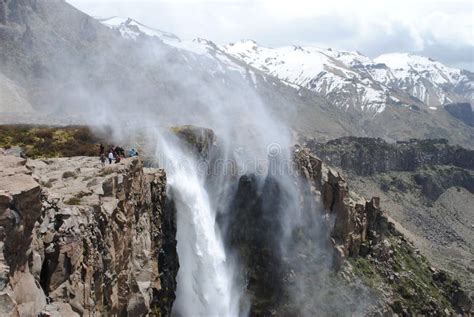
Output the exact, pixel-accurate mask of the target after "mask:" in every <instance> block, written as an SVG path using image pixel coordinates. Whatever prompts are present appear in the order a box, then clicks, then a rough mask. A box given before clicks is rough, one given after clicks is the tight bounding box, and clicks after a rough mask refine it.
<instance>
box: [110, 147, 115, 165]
mask: <svg viewBox="0 0 474 317" xmlns="http://www.w3.org/2000/svg"><path fill="white" fill-rule="evenodd" d="M113 160H114V152H113V151H112V150H110V152H109V164H112V161H113Z"/></svg>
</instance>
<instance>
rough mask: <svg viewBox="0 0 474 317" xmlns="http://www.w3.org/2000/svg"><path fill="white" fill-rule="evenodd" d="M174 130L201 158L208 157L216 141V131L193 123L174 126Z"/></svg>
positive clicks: (194, 153)
mask: <svg viewBox="0 0 474 317" xmlns="http://www.w3.org/2000/svg"><path fill="white" fill-rule="evenodd" d="M171 131H172V132H174V133H175V134H176V136H177V137H178V138H180V139H181V140H182V141H183V142H184V143H185V144H186V146H187V147H188V148H189V150H191V151H192V152H193V155H197V156H198V157H199V158H201V159H204V160H205V159H207V158H208V156H209V154H210V151H211V148H212V146H213V145H214V142H215V136H214V131H213V130H211V129H206V128H202V127H196V126H192V125H184V126H178V127H173V128H172V129H171Z"/></svg>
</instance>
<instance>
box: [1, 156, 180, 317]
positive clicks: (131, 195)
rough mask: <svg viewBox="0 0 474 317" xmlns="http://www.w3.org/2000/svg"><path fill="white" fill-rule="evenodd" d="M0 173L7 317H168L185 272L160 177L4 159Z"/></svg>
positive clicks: (129, 169)
mask: <svg viewBox="0 0 474 317" xmlns="http://www.w3.org/2000/svg"><path fill="white" fill-rule="evenodd" d="M0 171H1V172H0V173H1V174H0V202H1V203H0V221H1V223H0V225H1V229H2V231H1V237H0V238H1V243H0V246H1V249H2V252H1V261H0V263H1V268H2V270H1V279H0V280H1V283H0V294H1V295H0V297H1V302H2V304H1V305H0V309H1V313H0V314H1V315H2V316H18V315H19V316H36V315H38V314H40V313H47V314H50V315H51V316H79V315H80V316H82V315H88V314H93V315H101V314H106V313H107V314H109V313H110V314H118V315H123V314H125V315H129V316H138V315H142V314H145V313H147V312H154V313H156V314H160V313H163V315H168V314H169V312H170V310H171V305H172V303H173V299H174V288H175V276H176V272H177V269H178V264H177V256H176V252H175V251H173V250H175V248H174V245H175V243H176V241H175V240H174V232H175V228H174V227H173V226H174V225H173V223H174V222H173V221H170V218H169V217H168V218H166V217H167V216H166V215H167V214H168V215H169V214H172V211H169V210H168V211H165V209H166V208H167V207H166V196H165V189H166V175H165V173H164V172H163V171H162V170H144V169H143V164H142V162H141V160H140V159H138V158H130V159H125V160H123V161H122V162H121V163H120V164H114V165H108V166H106V167H105V168H102V167H101V165H100V163H99V161H98V159H97V158H89V157H72V158H59V159H40V160H28V162H26V161H25V160H24V159H21V158H17V157H13V156H4V155H0ZM171 219H172V218H171ZM164 250H166V251H167V254H166V258H165V257H163V256H162V255H161V254H162V253H163V252H164Z"/></svg>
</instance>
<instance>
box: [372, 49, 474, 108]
mask: <svg viewBox="0 0 474 317" xmlns="http://www.w3.org/2000/svg"><path fill="white" fill-rule="evenodd" d="M374 62H375V63H379V64H384V65H386V66H387V67H388V68H382V70H379V71H374V72H371V73H372V76H373V77H374V78H375V79H376V80H378V81H379V82H381V83H383V84H385V85H387V86H388V87H392V88H396V89H401V90H404V91H406V92H407V93H409V94H410V95H412V96H414V97H416V98H418V99H419V100H421V101H422V102H423V103H425V104H426V105H428V106H430V107H437V106H440V105H443V104H446V103H453V102H460V101H470V102H472V101H473V98H474V97H473V96H474V95H473V93H474V89H473V88H474V82H473V78H474V77H473V76H474V74H472V73H470V72H468V71H465V70H461V69H455V68H451V67H447V66H446V65H443V64H442V63H440V62H437V61H435V60H432V59H430V58H426V57H422V56H417V55H414V54H407V53H393V54H384V55H381V56H379V57H377V58H375V59H374Z"/></svg>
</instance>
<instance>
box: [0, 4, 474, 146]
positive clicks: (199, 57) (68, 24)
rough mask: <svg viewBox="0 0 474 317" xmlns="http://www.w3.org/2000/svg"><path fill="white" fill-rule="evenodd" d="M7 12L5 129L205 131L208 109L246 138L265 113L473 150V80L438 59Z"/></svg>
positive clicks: (2, 93) (323, 133)
mask: <svg viewBox="0 0 474 317" xmlns="http://www.w3.org/2000/svg"><path fill="white" fill-rule="evenodd" d="M2 10H3V11H2V12H3V13H2V16H3V18H2V19H0V39H1V45H0V113H1V115H0V123H2V122H3V123H5V122H30V123H45V124H47V123H76V122H86V123H88V122H90V121H94V120H95V119H99V118H103V117H106V118H107V116H110V114H111V113H112V114H113V113H114V112H130V116H129V117H130V118H134V117H136V116H138V112H137V111H136V107H142V108H143V109H148V110H150V109H151V110H153V111H152V113H153V112H154V113H156V117H157V118H156V120H157V122H158V121H159V122H161V123H163V124H166V125H172V124H187V123H191V124H196V125H205V124H206V122H208V120H207V118H208V116H209V115H213V113H212V111H211V112H210V110H209V109H212V107H221V108H222V109H219V111H224V112H225V113H226V115H227V117H228V118H231V119H232V120H238V121H239V122H241V125H242V126H243V128H245V125H246V121H247V120H248V119H249V118H248V115H249V113H250V114H251V111H252V109H256V108H257V106H258V104H259V103H261V104H264V105H265V107H266V109H267V110H268V111H270V112H271V113H272V116H274V117H275V118H276V119H278V120H280V121H281V122H282V123H284V124H285V125H287V126H289V127H290V128H292V129H293V131H294V132H295V135H296V136H301V135H303V136H308V137H316V138H318V139H319V140H321V141H324V140H329V139H333V138H336V137H341V136H349V135H355V136H369V137H374V136H376V137H382V138H385V139H386V140H388V141H394V140H401V139H410V138H446V139H448V140H450V141H451V142H452V143H458V144H462V145H464V146H467V147H474V141H473V140H474V128H473V127H472V126H470V125H469V123H470V121H466V120H462V119H463V117H465V116H466V115H467V116H469V113H470V112H472V109H469V107H466V104H469V103H472V101H473V89H474V88H473V87H474V86H473V74H472V73H471V72H468V71H465V70H459V69H453V68H450V67H447V66H444V65H442V64H441V63H439V62H435V61H432V60H430V59H428V58H424V57H419V56H415V55H410V54H389V55H383V56H380V57H378V58H376V59H374V60H371V59H370V58H368V57H366V56H364V55H362V54H360V53H358V52H345V51H335V50H331V49H319V48H310V47H294V46H292V47H283V48H275V49H271V48H265V47H261V46H259V45H257V44H256V43H255V42H253V41H242V42H237V43H234V44H229V45H225V46H220V45H217V44H215V43H213V42H212V41H209V40H206V39H196V40H192V41H186V40H181V39H180V38H179V37H178V36H176V35H174V34H171V33H168V32H163V31H159V30H155V29H153V28H150V27H147V26H145V25H144V24H142V23H140V22H138V21H135V20H133V19H129V18H120V17H112V18H108V19H97V18H92V17H90V16H88V15H86V14H84V13H82V12H80V11H79V10H77V9H75V8H74V7H72V6H71V5H69V4H67V3H66V2H64V1H60V0H50V1H36V0H25V1H21V2H17V1H11V2H9V4H8V6H5V7H4V9H2ZM447 103H449V104H451V106H450V108H449V111H447V110H446V109H445V107H444V105H445V104H447ZM457 104H462V105H463V106H462V109H458V110H457V108H456V107H457ZM176 109H187V110H186V111H184V110H183V111H176ZM107 110H112V111H107ZM148 110H147V111H148ZM149 113H150V112H149ZM460 113H462V116H460V115H459V114H460ZM91 114H93V115H91ZM190 114H193V116H190ZM136 119H137V120H139V118H136ZM466 122H467V123H466ZM211 128H214V129H215V130H216V129H217V128H218V127H211Z"/></svg>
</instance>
